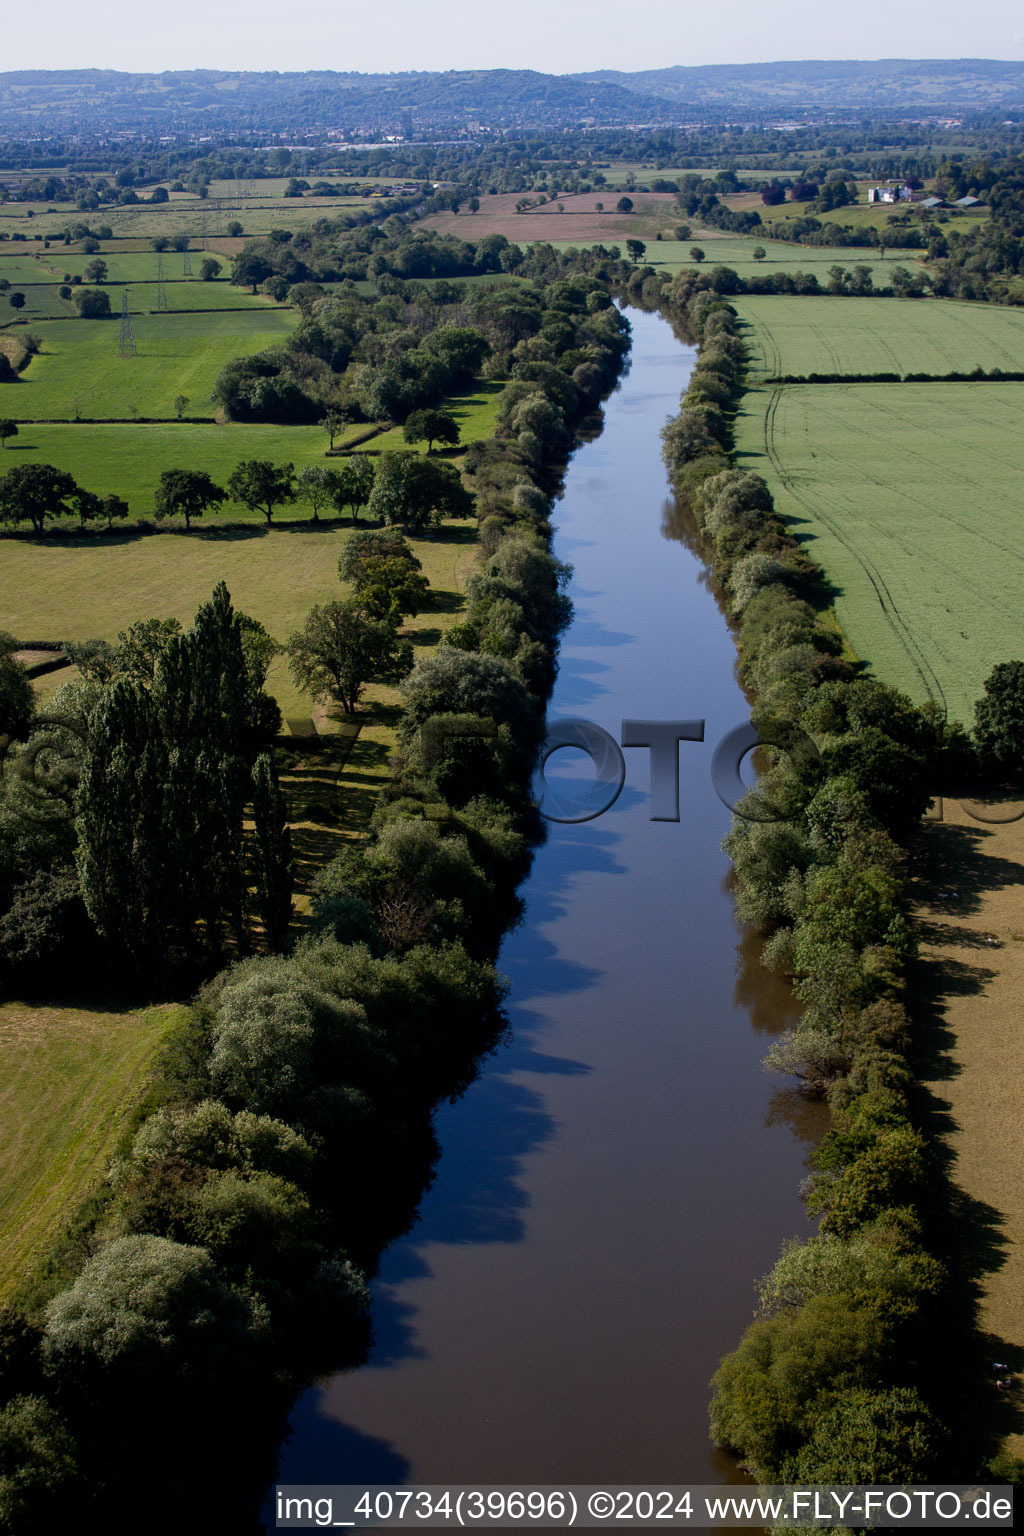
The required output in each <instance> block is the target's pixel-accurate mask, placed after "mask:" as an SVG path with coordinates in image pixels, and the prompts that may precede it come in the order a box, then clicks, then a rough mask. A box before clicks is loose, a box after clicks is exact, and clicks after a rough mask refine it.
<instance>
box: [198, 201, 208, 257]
mask: <svg viewBox="0 0 1024 1536" xmlns="http://www.w3.org/2000/svg"><path fill="white" fill-rule="evenodd" d="M199 219H200V224H201V228H202V234H203V250H204V251H205V250H207V249H208V247H207V244H206V209H205V208H204V209H203V211H202V213H201V214H200V215H199Z"/></svg>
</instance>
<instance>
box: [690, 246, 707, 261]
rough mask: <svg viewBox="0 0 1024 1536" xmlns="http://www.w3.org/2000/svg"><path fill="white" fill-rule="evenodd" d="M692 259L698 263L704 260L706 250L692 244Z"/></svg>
mask: <svg viewBox="0 0 1024 1536" xmlns="http://www.w3.org/2000/svg"><path fill="white" fill-rule="evenodd" d="M690 260H691V261H696V262H698V263H700V262H702V261H703V260H704V252H703V250H702V249H701V247H700V246H699V245H691V246H690Z"/></svg>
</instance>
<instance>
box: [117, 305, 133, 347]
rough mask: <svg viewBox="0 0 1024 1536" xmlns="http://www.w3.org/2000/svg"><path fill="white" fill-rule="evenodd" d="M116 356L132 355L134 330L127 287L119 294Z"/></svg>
mask: <svg viewBox="0 0 1024 1536" xmlns="http://www.w3.org/2000/svg"><path fill="white" fill-rule="evenodd" d="M117 355H118V357H134V356H135V355H136V354H135V332H134V331H133V330H132V316H131V310H130V309H129V308H128V289H127V288H126V289H125V290H124V293H123V294H122V296H121V340H120V342H119V343H118V347H117Z"/></svg>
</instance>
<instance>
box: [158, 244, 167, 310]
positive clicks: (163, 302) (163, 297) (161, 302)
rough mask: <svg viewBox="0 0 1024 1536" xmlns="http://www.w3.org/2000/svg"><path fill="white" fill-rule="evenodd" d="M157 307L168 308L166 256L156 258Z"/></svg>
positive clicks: (159, 308)
mask: <svg viewBox="0 0 1024 1536" xmlns="http://www.w3.org/2000/svg"><path fill="white" fill-rule="evenodd" d="M156 307H157V309H158V310H161V309H166V308H167V289H166V288H165V287H164V258H163V256H158V257H157V258H156Z"/></svg>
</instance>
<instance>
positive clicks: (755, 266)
mask: <svg viewBox="0 0 1024 1536" xmlns="http://www.w3.org/2000/svg"><path fill="white" fill-rule="evenodd" d="M625 239H626V236H625V235H620V234H619V233H618V232H617V231H615V230H611V231H609V233H608V234H607V235H606V236H604V237H603V240H602V242H601V243H602V244H606V245H616V244H617V245H618V246H620V248H621V249H622V252H623V254H625ZM594 243H595V242H594V241H592V240H556V241H554V242H553V244H554V245H555V246H557V247H558V249H559V250H570V249H571V248H572V247H573V246H574V245H593V244H594ZM695 245H696V246H699V247H700V249H701V250H702V251H703V252H704V261H703V266H704V267H705V268H707V267H718V266H722V267H732V268H733V270H734V271H735V272H738V273H739V275H740V277H744V278H746V277H754V276H756V275H758V274H760V275H761V276H769V277H770V276H771V274H772V273H773V272H813V273H814V274H815V275H816V277H817V279H818V281H819V282H820V283H822V284H824V283H827V282H828V269H829V267H832V266H835V265H836V264H837V263H838V265H839V266H841V267H848V268H849V267H857V266H864V267H870V268H871V274H872V278H873V280H874V281H875V282H876V283H877V284H878V286H879V287H882V286H886V287H887V286H888V283H889V273H890V272H891V271H892V269H893V267H895V266H898V265H899V262H900V260H902V263H903V265H904V266H911V267H912V266H913V265H914V258H915V256H916V255H917V254H919V253H917V252H915V251H901V252H900V253H899V259H897V258H895V257H894V256H893V254H892V253H891V252H889V253H887V254H886V257H885V260H884V261H882V260H881V259H880V258H879V255H878V252H877V251H875V250H873V249H871V247H864V246H834V245H832V246H829V245H797V244H796V243H795V241H787V240H767V239H765V238H764V237H763V236H762V237H761V239H757V238H756V237H755V236H749V237H748V236H746V235H700V236H697V235H693V236H692V237H691V238H690V239H689V240H665V239H662V240H651V239H647V250H646V252H645V253H644V257H643V265H644V266H651V267H654V269H655V271H659V272H661V271H665V272H678V271H679V270H680V269H681V268H682V267H696V266H698V263H697V262H695V261H694V259H693V257H692V256H691V255H690V251H691V249H692V247H693V246H695ZM759 245H760V246H763V248H764V251H765V257H764V260H763V261H755V260H754V249H755V247H756V246H759ZM802 302H803V300H801V303H802Z"/></svg>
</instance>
